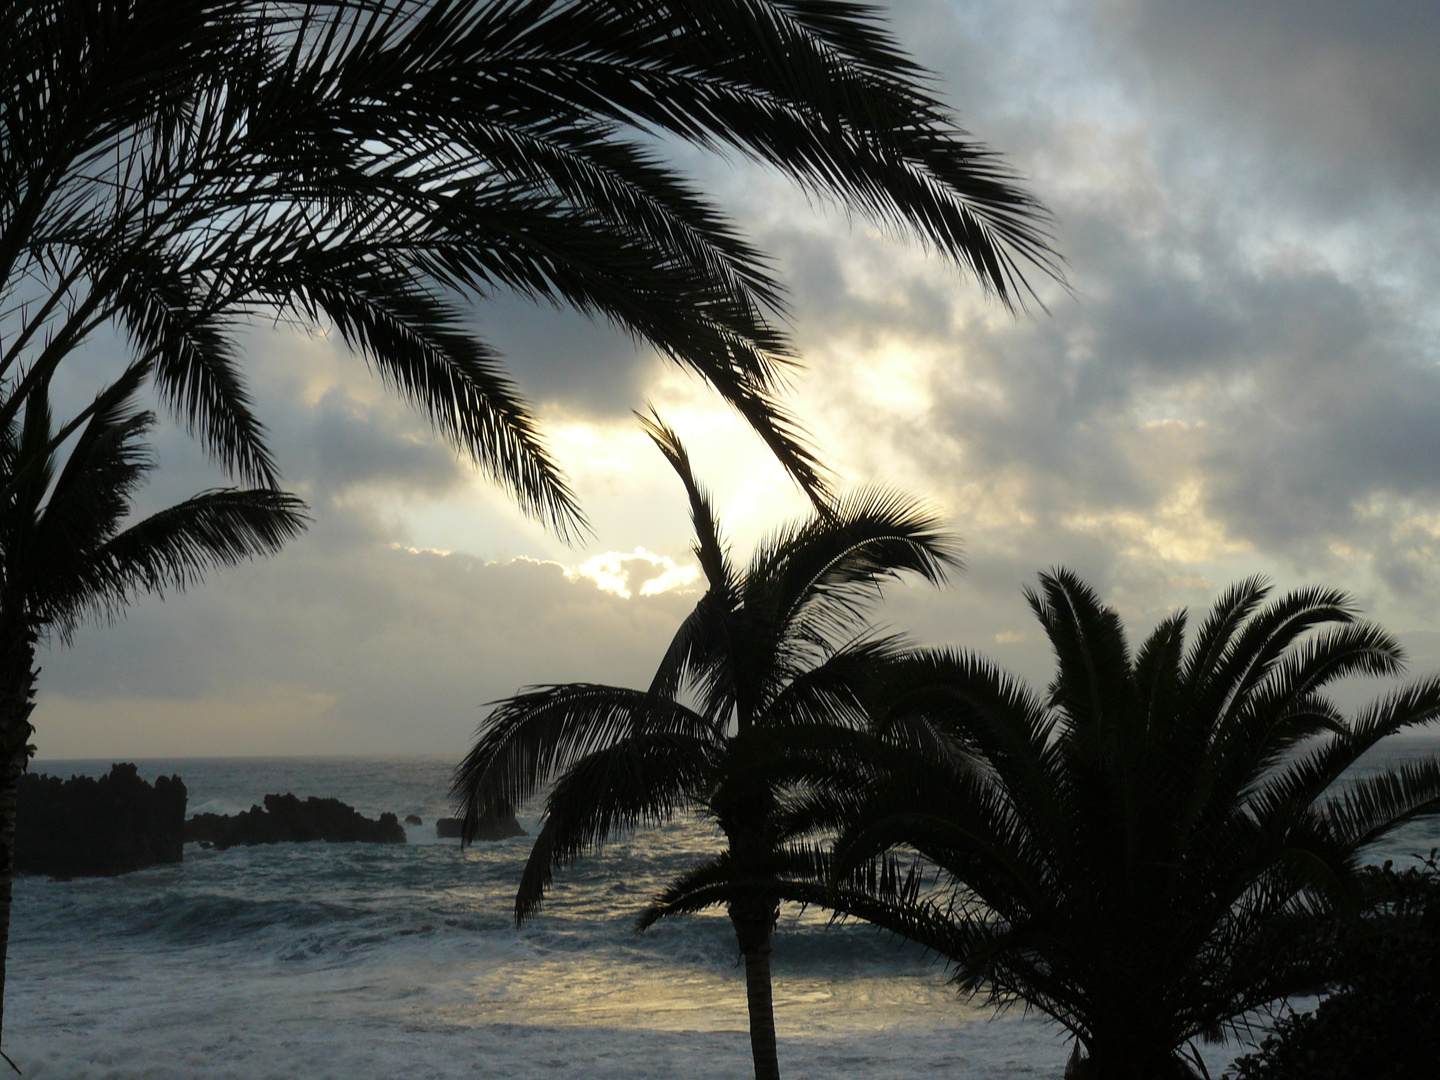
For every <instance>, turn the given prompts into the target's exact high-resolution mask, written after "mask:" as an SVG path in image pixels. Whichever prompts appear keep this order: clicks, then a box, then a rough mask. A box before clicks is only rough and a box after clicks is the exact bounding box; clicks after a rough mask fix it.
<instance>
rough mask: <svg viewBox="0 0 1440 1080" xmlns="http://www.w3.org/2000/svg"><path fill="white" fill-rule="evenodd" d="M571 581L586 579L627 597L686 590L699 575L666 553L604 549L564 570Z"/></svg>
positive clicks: (697, 570)
mask: <svg viewBox="0 0 1440 1080" xmlns="http://www.w3.org/2000/svg"><path fill="white" fill-rule="evenodd" d="M566 576H567V577H569V578H570V579H571V580H572V581H573V580H576V579H577V578H588V579H590V580H591V581H593V582H594V583H595V585H596V587H597V588H600V589H603V590H604V591H605V592H609V593H614V594H615V595H616V596H618V597H621V598H622V599H625V600H629V599H630V598H631V597H632V596H634V595H635V594H636V593H639V594H640V595H641V596H656V595H658V594H660V593H664V592H672V591H686V589H687V586H690V585H693V584H695V582H696V581H698V580H699V578H700V568H699V567H698V566H695V565H694V564H690V565H686V566H677V565H676V563H675V560H674V559H672V558H670V556H668V555H656V554H655V553H654V552H653V551H646V550H645V549H644V548H640V547H637V548H636V549H635V550H634V551H633V552H630V553H628V554H626V553H623V552H619V551H606V552H603V553H601V554H599V555H592V556H591V557H590V558H588V559H586V560H585V561H584V562H583V563H581V564H580V565H579V566H578V567H576V568H575V569H574V570H568V571H566Z"/></svg>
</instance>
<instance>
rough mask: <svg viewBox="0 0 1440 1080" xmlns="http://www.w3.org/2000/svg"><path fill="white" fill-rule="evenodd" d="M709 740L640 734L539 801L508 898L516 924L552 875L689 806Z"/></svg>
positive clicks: (708, 773) (700, 787)
mask: <svg viewBox="0 0 1440 1080" xmlns="http://www.w3.org/2000/svg"><path fill="white" fill-rule="evenodd" d="M714 758H715V747H714V744H713V742H712V741H711V740H709V739H705V738H696V737H695V736H693V735H683V734H677V733H674V732H645V733H642V734H636V735H632V736H630V737H628V738H624V739H621V740H619V741H617V742H615V743H614V744H612V745H610V746H607V747H605V748H603V749H600V750H595V751H593V752H592V753H590V754H587V755H586V756H585V757H583V758H581V759H580V760H579V761H577V762H576V763H575V764H574V765H572V766H571V767H570V769H569V770H567V771H566V773H565V774H564V775H563V776H562V777H561V778H560V779H559V780H558V781H557V782H556V784H555V787H554V789H553V790H552V791H551V792H550V795H549V797H548V798H547V799H546V800H545V824H544V825H543V826H542V827H541V830H540V834H539V836H538V837H537V838H536V841H535V845H534V847H533V848H532V849H531V851H530V857H529V859H528V860H527V861H526V864H525V870H524V872H523V873H522V875H521V878H520V888H519V890H518V892H517V893H516V896H515V922H516V924H517V925H519V924H520V923H523V922H524V921H525V920H527V919H528V918H530V916H531V915H533V914H534V913H535V911H536V910H538V908H539V907H540V904H541V903H542V901H543V900H544V896H545V890H546V889H547V888H548V887H549V885H550V881H551V878H552V875H553V873H554V870H555V869H556V868H558V867H563V866H568V865H569V864H570V863H572V862H574V861H575V860H576V859H579V858H582V857H584V856H586V855H592V854H594V853H596V852H598V851H599V850H601V848H602V847H603V846H604V844H605V842H606V840H607V839H609V838H610V837H611V836H613V835H615V834H616V833H618V832H623V831H627V830H630V829H634V828H636V827H638V826H641V825H656V824H660V823H662V822H665V821H668V820H669V819H670V818H671V817H673V816H674V815H675V814H676V813H677V812H678V811H679V810H681V809H683V808H685V807H687V806H691V805H693V804H694V803H695V802H696V800H697V797H698V796H699V795H700V794H701V793H703V792H704V790H705V789H706V788H707V787H708V785H709V783H710V781H711V778H712V776H713V772H714Z"/></svg>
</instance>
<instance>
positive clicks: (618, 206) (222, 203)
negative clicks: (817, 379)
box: [0, 0, 1059, 533]
mask: <svg viewBox="0 0 1440 1080" xmlns="http://www.w3.org/2000/svg"><path fill="white" fill-rule="evenodd" d="M0 39H3V40H4V42H5V48H4V50H3V51H0V86H3V88H4V92H3V93H0V280H3V282H4V284H3V286H0V339H3V340H0V379H3V380H8V384H9V386H10V389H11V391H12V392H11V393H10V394H9V397H8V400H7V401H6V402H5V403H4V404H0V424H4V423H8V422H9V421H10V420H11V419H13V415H14V411H15V410H18V409H19V408H20V407H21V403H22V402H23V400H24V399H25V397H26V395H27V394H28V392H29V390H30V388H31V387H32V386H34V385H36V384H37V383H39V382H42V381H45V380H48V379H49V378H50V377H51V375H52V374H53V372H54V371H55V369H56V367H57V366H58V365H59V364H60V363H61V362H62V361H64V360H65V358H66V357H67V356H70V355H71V354H73V353H74V351H75V350H76V349H77V348H78V347H79V346H80V345H81V344H82V343H83V342H84V341H85V340H86V339H87V338H88V337H90V336H91V335H92V334H94V333H95V332H97V331H98V330H100V329H101V328H102V327H107V326H108V327H113V328H114V329H116V330H118V332H119V333H120V334H122V335H123V336H124V337H125V338H126V339H127V341H128V343H129V347H130V350H131V359H132V362H133V364H134V365H137V366H148V367H149V369H150V370H151V372H152V375H153V381H154V383H155V386H156V388H157V390H158V391H159V394H160V396H161V398H162V399H163V400H164V401H165V402H166V403H167V404H168V405H169V406H170V407H171V408H172V409H173V410H175V411H176V412H177V414H178V415H179V416H180V417H182V418H183V419H184V420H185V421H186V422H187V423H188V424H189V425H190V427H191V429H192V430H193V431H195V432H196V433H197V434H198V435H199V436H200V437H201V438H202V439H203V440H204V441H205V442H206V443H207V445H208V446H209V447H210V448H211V449H212V450H213V451H214V452H215V453H216V454H217V456H218V457H219V459H220V460H221V461H222V462H223V463H224V464H225V465H226V466H227V467H228V468H230V469H231V470H232V471H233V472H235V474H237V475H239V476H241V477H242V478H244V479H245V480H247V481H248V482H259V483H264V484H267V485H270V486H274V484H275V482H276V467H275V463H274V461H273V459H272V458H271V455H270V452H269V450H268V449H267V447H266V444H265V438H264V432H263V429H262V427H261V425H260V423H259V421H258V420H257V418H256V417H255V416H254V414H253V413H252V411H251V408H250V403H249V400H248V398H247V395H246V391H245V382H244V379H243V377H242V373H241V367H240V363H239V361H240V358H241V356H240V346H239V343H238V338H237V332H238V331H239V330H240V329H241V328H242V327H243V326H244V325H245V324H246V322H247V320H249V319H250V318H251V317H253V316H257V315H258V316H262V317H264V318H273V317H277V316H278V317H281V318H287V319H292V320H295V321H298V322H299V323H301V324H304V325H311V324H314V323H315V322H317V321H321V320H324V321H328V323H329V324H330V325H331V326H333V327H334V328H335V329H336V330H337V331H338V332H339V334H340V335H341V336H342V337H343V338H344V340H345V341H346V342H347V343H348V344H349V345H351V346H352V347H354V348H355V349H356V350H358V351H359V352H361V353H362V354H363V355H364V357H365V359H366V360H367V362H368V363H369V364H370V366H371V367H372V368H373V369H375V370H376V371H378V373H379V374H380V376H381V377H382V378H383V379H384V380H386V381H387V382H388V383H389V384H390V385H392V386H393V387H395V388H396V389H397V390H398V391H399V392H400V393H402V394H403V395H405V396H406V397H407V398H409V399H410V400H411V401H413V402H414V403H416V404H417V405H418V406H419V407H420V408H422V409H424V410H425V411H426V412H428V414H429V416H430V417H431V418H432V420H433V421H434V423H435V424H436V426H437V427H438V428H439V430H440V431H441V432H442V433H443V434H444V435H445V436H446V437H448V438H449V439H451V440H452V441H453V442H454V443H455V444H456V445H457V447H459V448H460V449H462V450H464V451H466V452H468V454H469V455H470V456H471V457H472V458H473V459H474V460H475V461H476V462H477V463H478V464H479V466H480V467H481V468H482V469H484V470H486V471H487V472H488V473H489V474H490V475H491V476H492V477H493V478H494V479H496V480H497V481H498V482H500V483H501V484H503V485H504V486H505V487H506V488H507V489H508V490H509V492H510V494H511V495H512V496H513V497H514V498H515V499H516V501H517V502H518V504H519V505H520V506H521V507H522V508H523V509H524V510H526V511H527V512H529V513H531V514H533V515H535V516H537V517H539V518H541V519H542V520H545V521H547V522H549V524H550V525H552V526H553V527H555V528H556V529H557V530H559V531H560V532H562V533H566V532H569V531H570V530H572V529H574V528H576V527H577V526H579V525H580V524H581V523H582V521H583V519H582V518H581V517H580V514H579V510H578V508H577V506H576V503H575V499H574V496H573V494H572V492H571V491H570V489H569V487H568V486H567V484H566V481H565V479H564V477H563V475H562V474H561V472H560V471H559V469H558V467H557V466H556V463H555V462H554V460H553V459H552V457H551V456H550V455H549V453H548V452H547V450H546V448H545V445H544V442H543V440H542V439H541V437H540V435H539V433H538V431H537V429H536V426H535V421H534V418H533V416H532V415H531V413H530V411H529V408H528V406H527V405H526V404H525V402H524V400H523V399H522V398H521V396H520V395H519V393H518V392H517V390H516V388H515V386H514V385H513V383H512V382H511V381H510V380H509V378H508V377H507V375H506V373H505V371H504V368H503V367H502V365H501V363H500V361H499V357H498V356H497V355H496V354H495V352H494V351H493V350H492V349H490V348H489V347H487V345H486V344H485V343H484V341H483V340H481V339H480V338H479V337H477V335H476V334H475V332H474V331H473V329H472V328H471V327H470V326H469V325H468V324H467V322H466V316H467V307H466V302H467V301H475V300H480V299H483V298H484V297H486V296H487V295H490V294H492V293H493V292H495V291H497V290H512V291H514V292H517V293H519V294H521V295H523V296H526V297H530V298H533V299H536V300H543V301H546V302H550V303H554V304H557V305H561V304H563V305H570V306H573V307H576V308H578V309H580V310H582V311H584V312H586V313H588V314H590V315H592V316H595V317H600V318H604V319H606V320H608V321H610V322H612V323H614V324H615V325H617V326H619V327H622V328H624V329H626V330H628V331H629V332H631V333H632V334H634V335H635V336H636V337H637V338H640V339H643V340H645V341H647V342H649V343H651V344H652V345H654V346H655V347H656V348H657V349H658V350H659V351H660V352H661V353H663V354H664V355H666V356H668V357H670V358H671V359H673V360H674V361H676V362H678V363H681V364H684V365H687V366H689V367H690V368H692V369H693V370H694V371H696V372H697V373H699V374H700V375H701V376H702V377H703V378H704V379H706V380H707V381H708V382H709V383H710V384H711V385H712V386H713V387H715V389H716V390H717V391H718V392H719V393H720V394H721V395H722V396H723V397H724V399H725V400H726V401H728V402H729V403H730V404H731V405H732V406H733V407H734V408H735V409H737V410H738V411H739V412H740V413H741V414H743V415H744V417H745V418H746V420H747V421H748V422H749V423H750V424H751V425H753V427H754V428H755V430H756V431H757V432H758V433H759V434H760V435H761V436H762V437H763V438H764V439H765V440H766V442H767V443H768V444H769V445H770V446H771V447H772V448H773V450H774V452H775V453H776V454H777V455H778V456H779V459H780V460H781V462H782V463H783V464H784V465H785V466H786V467H787V468H788V469H789V470H790V471H791V473H792V474H793V475H794V476H795V477H796V479H797V480H798V481H799V482H800V483H801V484H802V486H804V487H805V488H806V489H807V490H809V491H810V492H811V494H812V495H818V494H820V493H822V492H823V488H824V479H823V476H822V474H821V470H820V469H819V467H818V465H817V462H816V461H815V459H814V458H813V456H812V454H811V452H810V450H809V449H808V448H807V447H806V444H805V441H804V438H803V433H802V432H801V431H800V429H799V428H798V426H797V424H796V423H795V421H794V420H793V419H792V418H790V417H789V416H788V415H786V413H785V412H784V411H783V409H782V408H781V407H780V406H779V404H778V402H777V400H776V397H775V393H776V389H777V386H778V385H779V380H781V379H782V377H783V375H784V373H785V372H786V371H787V369H789V368H790V367H791V366H792V365H793V364H794V362H795V357H794V355H793V352H792V350H791V348H790V345H789V343H788V341H787V339H786V337H785V335H784V334H783V333H782V332H781V331H780V330H778V329H777V328H776V326H775V325H774V323H773V321H772V319H773V316H774V315H775V314H776V313H778V312H781V311H782V310H783V300H782V294H781V289H780V286H779V285H778V284H777V282H776V280H775V279H774V277H773V276H772V275H771V273H770V272H769V271H768V269H767V266H766V260H765V259H764V257H763V256H762V255H761V253H759V252H758V251H756V250H755V249H754V248H753V247H751V246H750V245H749V244H747V243H746V242H745V241H744V239H743V238H742V237H741V236H740V235H739V234H738V232H737V231H736V230H735V228H734V227H733V226H732V224H731V223H730V222H729V221H727V220H726V218H725V217H724V215H723V214H721V213H720V211H719V210H718V209H717V208H716V207H715V206H714V205H712V204H711V203H710V202H708V201H707V200H706V199H705V198H703V197H702V196H701V195H700V194H699V193H698V192H697V191H696V189H695V188H694V187H693V185H692V184H690V183H689V182H687V180H686V179H685V178H684V177H683V176H682V175H680V174H679V173H677V172H676V171H675V170H674V169H673V168H672V167H670V166H669V165H667V164H666V163H665V161H664V160H663V158H662V157H661V155H660V154H659V153H658V151H657V150H656V149H655V145H656V143H655V140H656V139H657V138H658V139H660V140H664V139H679V140H685V141H689V142H692V143H696V144H699V145H701V146H704V147H708V148H712V149H716V150H724V149H726V148H729V149H732V150H737V151H739V152H740V153H742V154H744V155H746V156H748V157H751V158H754V159H757V160H759V161H762V162H765V163H767V164H768V165H770V166H773V167H774V168H776V169H779V170H780V171H782V172H784V173H786V174H788V175H789V176H791V177H793V178H794V179H795V180H796V181H797V182H798V183H800V184H801V185H803V186H805V187H806V188H808V189H810V190H813V191H815V192H816V193H823V194H825V195H829V196H832V197H834V198H836V199H837V200H839V201H840V202H841V203H843V204H844V205H845V206H846V207H848V208H853V209H855V210H858V211H860V212H861V213H863V214H865V215H867V216H869V217H870V218H871V219H873V220H876V221H878V222H881V223H883V224H886V225H889V226H891V227H894V228H895V229H896V230H897V231H900V232H904V233H908V234H910V235H913V236H917V237H919V238H921V239H922V240H923V241H924V242H926V243H928V244H929V245H931V246H932V247H933V248H934V249H936V250H937V251H938V252H939V253H940V254H941V255H942V256H944V257H945V258H947V259H949V260H951V261H953V262H955V263H956V264H957V265H960V266H962V267H965V268H968V269H969V270H970V271H971V272H973V273H974V274H975V275H976V277H977V278H978V279H979V280H980V281H981V282H982V284H983V285H985V286H986V287H987V288H988V289H990V290H991V291H992V292H993V293H994V294H995V295H996V296H998V298H999V299H1000V300H1001V301H1002V302H1003V303H1004V304H1005V305H1006V306H1007V307H1013V306H1015V305H1016V304H1017V303H1019V302H1021V301H1023V299H1024V296H1025V294H1026V292H1027V291H1028V289H1029V286H1028V285H1027V283H1026V281H1025V278H1024V276H1023V274H1022V272H1021V264H1029V265H1031V266H1032V267H1038V268H1039V269H1040V270H1041V272H1043V273H1046V274H1050V275H1053V276H1056V277H1058V276H1059V268H1058V264H1057V260H1056V257H1055V255H1054V254H1053V252H1052V250H1051V248H1050V246H1049V240H1048V236H1047V234H1046V231H1045V229H1046V215H1045V212H1044V210H1043V209H1042V208H1041V207H1040V206H1039V204H1038V203H1036V202H1035V201H1034V200H1033V199H1032V198H1031V197H1030V196H1029V195H1027V194H1025V193H1024V192H1023V191H1022V190H1021V188H1020V187H1019V186H1018V184H1017V182H1016V180H1015V178H1014V176H1013V175H1012V174H1011V173H1010V172H1009V170H1008V169H1007V168H1006V167H1005V166H1004V165H1002V164H1001V163H1000V162H999V160H998V159H997V158H996V157H995V156H994V155H992V154H991V153H990V152H988V151H987V150H985V149H984V148H983V147H981V146H979V145H978V144H976V143H975V142H973V141H971V140H970V139H969V138H968V137H967V136H966V134H965V133H964V132H963V131H961V130H960V129H959V128H957V127H956V126H955V123H954V121H953V119H952V118H951V116H950V115H949V113H948V112H947V110H946V109H945V108H944V106H943V105H942V104H941V103H940V102H939V101H938V100H937V99H936V98H934V97H933V96H932V95H931V94H930V93H929V92H928V91H927V90H926V89H925V88H924V84H925V83H926V81H927V78H928V77H927V75H926V73H925V72H924V71H922V70H921V69H919V68H917V67H916V66H915V65H914V64H913V63H912V62H911V61H910V60H909V59H908V58H907V57H906V56H905V55H904V53H903V52H902V51H901V50H900V49H899V47H898V46H897V45H896V43H895V42H894V41H893V40H892V38H891V37H890V36H889V34H888V33H887V31H886V30H885V28H884V26H883V24H882V21H881V18H880V15H879V14H878V13H877V11H876V10H874V9H873V8H871V7H869V6H867V5H864V4H856V3H839V2H830V0H820V2H806V3H790V2H781V0H489V2H481V0H314V2H310V3H303V4H302V3H295V2H291V3H286V2H283V0H282V2H279V3H276V2H274V0H193V2H187V3H185V4H175V3H171V2H169V0H36V2H34V3H25V4H7V5H4V8H3V11H0ZM85 419H86V414H82V415H80V416H77V417H75V418H74V420H73V421H72V422H71V423H70V424H68V425H66V426H65V427H64V428H62V429H60V430H59V431H57V432H56V433H55V435H54V439H53V440H52V441H55V442H56V443H57V445H58V443H59V442H60V441H62V440H63V438H64V437H65V436H66V435H68V434H71V433H73V431H74V430H77V429H78V427H79V426H80V425H81V424H83V423H84V421H85Z"/></svg>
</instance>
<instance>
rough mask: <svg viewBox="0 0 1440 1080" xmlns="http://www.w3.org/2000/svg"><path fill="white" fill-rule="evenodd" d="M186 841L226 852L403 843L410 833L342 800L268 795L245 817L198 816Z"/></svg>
mask: <svg viewBox="0 0 1440 1080" xmlns="http://www.w3.org/2000/svg"><path fill="white" fill-rule="evenodd" d="M185 839H186V840H195V841H198V842H200V843H202V844H213V845H214V846H215V847H217V848H220V849H221V850H224V849H225V848H228V847H233V846H234V845H236V844H245V845H247V846H249V845H254V844H276V843H286V842H304V841H310V840H326V841H329V842H330V843H332V844H344V843H355V842H360V843H371V844H403V843H405V829H404V828H403V827H402V826H401V825H400V822H399V820H398V819H397V818H396V817H395V815H394V814H390V813H385V814H381V815H380V820H379V821H375V820H374V819H372V818H367V817H365V816H364V815H363V814H361V813H359V812H358V811H357V810H356V809H355V808H354V807H353V806H346V805H345V804H344V803H342V802H341V801H340V800H339V799H317V798H315V797H314V796H313V795H312V796H311V797H310V798H308V799H306V800H305V801H304V802H301V801H300V800H299V799H297V798H296V797H295V796H294V795H266V796H265V807H264V809H261V808H260V807H258V806H252V807H251V808H250V809H249V810H246V811H244V812H242V813H239V814H196V815H195V816H194V817H192V818H191V819H190V820H189V821H187V822H185Z"/></svg>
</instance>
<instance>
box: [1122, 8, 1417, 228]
mask: <svg viewBox="0 0 1440 1080" xmlns="http://www.w3.org/2000/svg"><path fill="white" fill-rule="evenodd" d="M1095 13H1096V17H1097V22H1098V24H1099V32H1100V33H1101V34H1105V35H1110V34H1113V35H1117V36H1118V38H1119V40H1118V42H1117V47H1116V57H1117V60H1120V61H1122V62H1123V60H1124V59H1125V58H1126V57H1127V56H1128V57H1129V59H1131V60H1132V61H1134V62H1136V63H1137V64H1138V65H1140V66H1141V67H1142V68H1143V70H1144V72H1145V74H1146V76H1147V77H1148V79H1149V81H1150V84H1151V85H1152V86H1153V87H1154V90H1155V92H1156V93H1157V94H1158V95H1159V97H1160V98H1161V100H1162V101H1164V102H1165V103H1166V105H1167V106H1169V107H1170V108H1171V109H1172V110H1174V111H1176V112H1178V113H1180V114H1181V115H1185V116H1186V117H1187V118H1188V119H1195V118H1213V119H1214V120H1216V121H1217V122H1219V123H1221V124H1223V125H1224V126H1225V127H1227V128H1229V129H1231V130H1233V131H1236V132H1238V133H1240V134H1241V135H1243V137H1244V138H1245V139H1247V140H1248V141H1250V142H1251V143H1252V145H1254V144H1257V143H1261V142H1263V145H1264V150H1263V153H1261V154H1255V155H1254V157H1258V158H1261V159H1262V160H1261V162H1259V163H1258V164H1260V167H1261V168H1262V169H1265V170H1266V171H1267V172H1270V173H1272V174H1274V175H1277V177H1278V174H1280V173H1281V171H1282V170H1283V174H1284V176H1285V179H1286V181H1287V182H1288V183H1289V184H1290V185H1291V186H1294V187H1298V188H1301V189H1305V190H1308V191H1309V192H1310V193H1312V194H1313V195H1316V196H1319V197H1324V198H1330V199H1337V200H1341V201H1348V200H1350V199H1353V198H1356V197H1360V196H1365V195H1370V194H1374V193H1376V189H1377V187H1383V186H1393V187H1395V188H1398V189H1400V190H1402V191H1406V192H1408V193H1411V194H1415V195H1419V196H1420V197H1421V198H1424V199H1426V200H1428V199H1429V197H1430V196H1431V195H1433V191H1434V188H1435V185H1436V184H1437V182H1440V142H1437V140H1436V138H1435V132H1436V130H1437V129H1440V81H1437V80H1436V78H1435V57H1436V56H1437V55H1440V20H1437V19H1436V18H1435V11H1434V8H1433V7H1432V6H1431V5H1430V4H1428V3H1425V2H1424V0H1376V2H1372V3H1366V4H1351V3H1344V2H1341V0H1324V2H1319V3H1317V2H1314V0H1279V2H1273V3H1266V4H1263V5H1259V6H1257V5H1255V4H1253V3H1244V2H1242V0H1219V2H1212V3H1207V4H1203V5H1197V4H1192V3H1187V2H1185V0H1111V2H1109V3H1104V4H1098V5H1096V6H1095ZM1198 135H1199V132H1197V131H1195V130H1194V129H1193V128H1192V129H1191V139H1192V142H1193V141H1194V139H1195V137H1196V136H1198ZM1317 166H1318V167H1317ZM1252 167H1253V164H1252Z"/></svg>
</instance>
